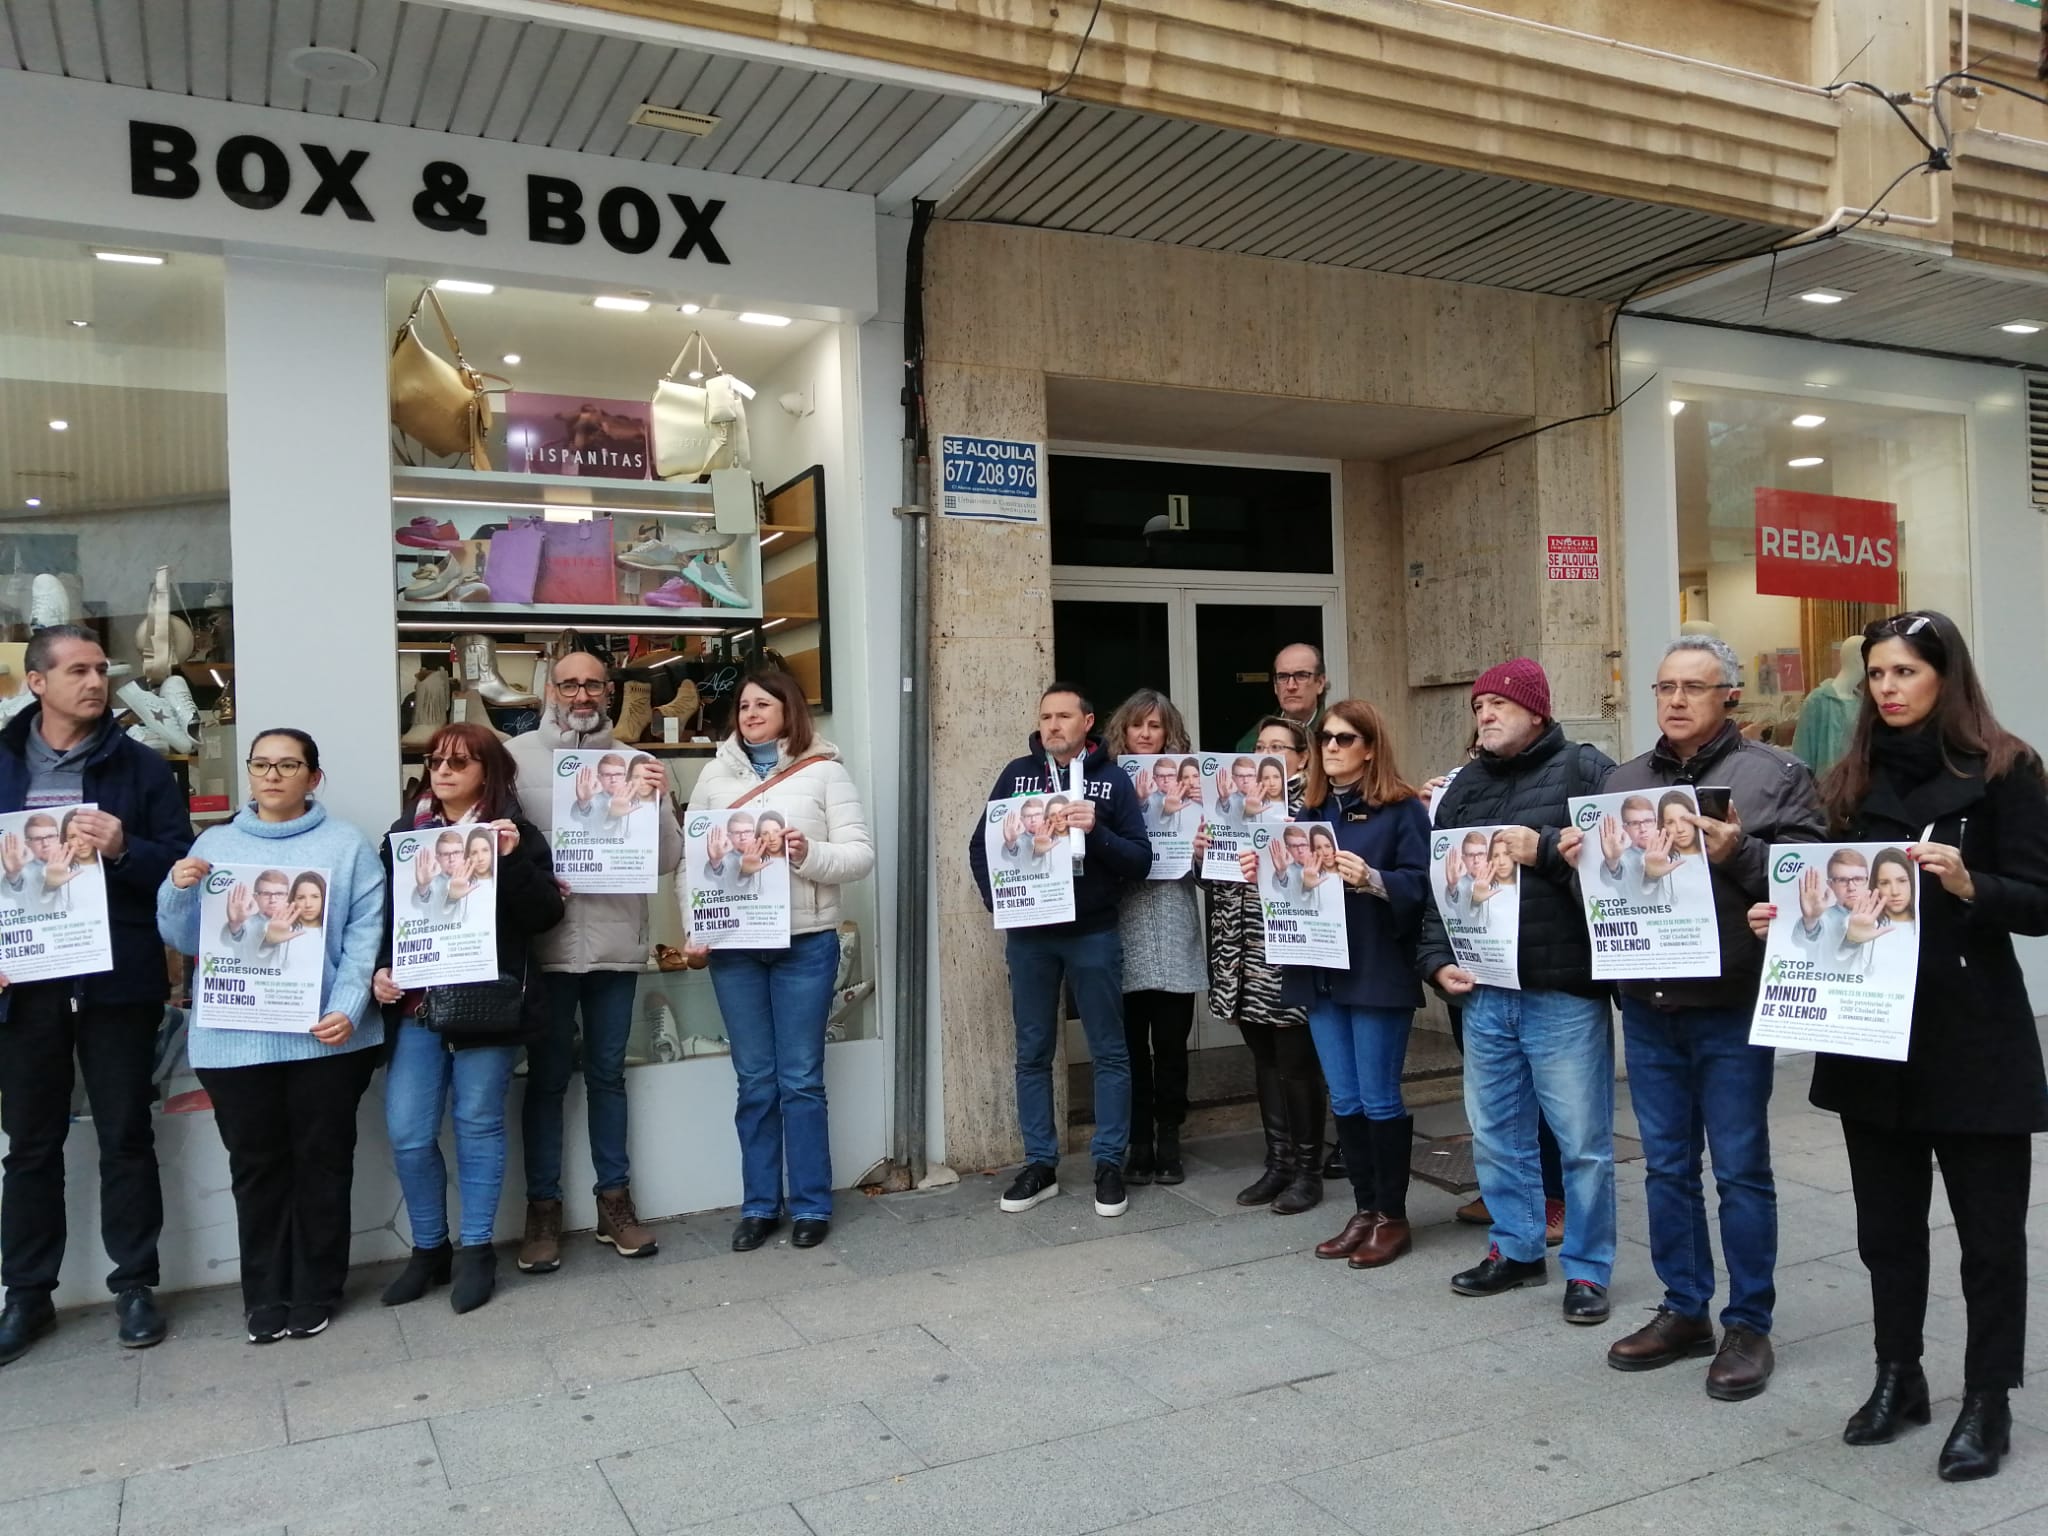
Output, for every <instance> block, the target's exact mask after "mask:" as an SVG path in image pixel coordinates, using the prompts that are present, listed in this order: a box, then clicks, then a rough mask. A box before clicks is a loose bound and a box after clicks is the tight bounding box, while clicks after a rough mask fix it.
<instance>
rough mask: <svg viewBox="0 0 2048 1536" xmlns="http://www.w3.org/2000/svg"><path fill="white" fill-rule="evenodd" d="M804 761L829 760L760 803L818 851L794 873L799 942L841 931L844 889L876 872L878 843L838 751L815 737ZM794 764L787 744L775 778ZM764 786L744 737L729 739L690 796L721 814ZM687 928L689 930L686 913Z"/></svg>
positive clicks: (793, 922)
mask: <svg viewBox="0 0 2048 1536" xmlns="http://www.w3.org/2000/svg"><path fill="white" fill-rule="evenodd" d="M803 755H804V756H805V757H819V758H823V759H824V761H823V762H818V763H813V764H811V765H810V766H809V767H807V768H803V769H800V770H798V771H797V772H795V773H793V774H791V775H790V776H789V777H788V778H786V779H784V780H782V781H781V782H780V783H778V784H777V785H776V786H775V787H774V788H773V789H771V790H769V791H768V792H767V793H766V794H764V795H762V796H761V798H760V803H761V804H762V805H763V806H770V805H772V806H774V807H775V809H777V810H778V811H781V812H782V813H783V815H785V816H786V817H788V818H789V824H790V826H791V827H793V828H794V829H795V830H797V831H799V832H801V833H803V835H804V837H805V839H806V840H807V841H808V842H809V843H810V845H811V846H810V850H809V851H808V852H807V853H806V854H805V855H804V861H803V863H802V864H801V865H794V866H792V867H791V869H790V871H789V931H790V934H791V935H792V936H795V935H797V934H802V933H822V932H825V931H826V930H828V929H832V928H837V927H838V926H839V887H840V886H842V885H846V884H848V883H849V882H851V881H854V880H859V879H862V878H864V877H865V876H866V875H867V873H868V871H869V870H871V869H873V868H874V867H875V845H874V842H873V840H872V839H871V838H870V837H869V836H868V823H867V816H866V814H865V813H864V812H863V811H862V810H861V806H860V791H859V790H857V789H855V788H854V784H853V776H852V775H851V774H849V773H848V772H847V771H846V765H845V764H844V763H842V762H841V761H840V760H839V749H838V748H837V747H835V746H833V745H832V743H831V742H829V741H827V740H825V739H824V737H822V736H816V737H813V738H812V739H811V744H810V747H809V748H808V749H807V750H806V751H805V752H804V754H803ZM792 761H794V759H792V758H791V757H790V755H789V743H788V741H787V740H786V739H785V740H783V741H780V742H777V743H776V749H775V766H774V767H773V768H771V769H769V770H768V776H769V777H770V778H773V777H774V776H775V775H776V774H778V773H780V772H782V770H783V769H785V768H787V767H788V766H789V765H790V763H791V762H792ZM761 782H762V781H761V778H760V776H759V775H757V774H756V773H755V772H754V765H753V763H752V762H750V761H749V760H748V758H747V749H746V748H745V747H743V746H741V745H740V739H739V737H738V735H737V734H735V735H731V736H728V737H726V738H725V740H723V741H721V742H720V743H719V744H718V751H717V752H716V753H715V754H713V756H712V759H711V761H710V762H708V763H706V764H705V765H704V771H703V772H702V773H701V774H699V775H698V776H697V787H696V788H695V789H693V790H692V791H690V811H691V812H692V813H694V812H697V811H722V810H724V809H725V808H726V807H727V806H729V805H731V804H732V803H733V802H734V801H735V800H738V799H739V798H740V796H742V795H744V794H746V793H747V792H748V791H749V790H751V789H753V788H754V787H755V786H757V785H758V784H760V783H761ZM676 899H677V900H678V901H679V902H680V901H686V900H687V899H688V893H687V890H686V887H685V886H684V884H683V882H681V881H678V882H677V883H676ZM683 926H684V927H685V928H687V927H688V926H689V914H688V912H687V911H685V912H684V914H683Z"/></svg>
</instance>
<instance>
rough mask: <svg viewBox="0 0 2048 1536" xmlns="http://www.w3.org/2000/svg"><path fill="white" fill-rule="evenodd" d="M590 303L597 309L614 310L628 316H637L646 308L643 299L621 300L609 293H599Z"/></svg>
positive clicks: (645, 302) (646, 305)
mask: <svg viewBox="0 0 2048 1536" xmlns="http://www.w3.org/2000/svg"><path fill="white" fill-rule="evenodd" d="M590 302H591V304H592V305H594V306H595V307H596V308H598V309H616V310H618V311H619V312H620V313H621V314H628V315H637V314H639V313H640V312H641V311H642V310H644V309H646V308H647V307H648V301H647V300H645V299H622V298H619V297H617V296H615V295H613V294H609V293H600V294H599V295H598V296H597V297H596V298H594V299H592V300H591V301H590Z"/></svg>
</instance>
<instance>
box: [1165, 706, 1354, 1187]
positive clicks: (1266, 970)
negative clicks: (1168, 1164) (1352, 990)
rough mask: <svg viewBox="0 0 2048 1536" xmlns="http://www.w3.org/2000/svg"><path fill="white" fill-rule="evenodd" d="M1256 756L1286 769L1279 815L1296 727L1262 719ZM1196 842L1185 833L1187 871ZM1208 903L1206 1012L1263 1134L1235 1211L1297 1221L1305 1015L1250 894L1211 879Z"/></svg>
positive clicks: (1296, 779) (1311, 1140)
mask: <svg viewBox="0 0 2048 1536" xmlns="http://www.w3.org/2000/svg"><path fill="white" fill-rule="evenodd" d="M1252 744H1253V746H1254V747H1255V749H1256V750H1257V751H1258V754H1259V755H1260V756H1261V757H1269V756H1270V757H1276V758H1278V759H1279V760H1280V761H1281V763H1283V764H1284V765H1285V766H1286V769H1287V814H1288V815H1289V816H1293V815H1295V814H1296V813H1297V812H1298V811H1299V810H1300V809H1301V786H1302V779H1301V775H1302V768H1303V765H1304V764H1306V762H1307V761H1308V745H1309V744H1308V731H1307V730H1306V728H1304V727H1303V726H1302V724H1301V723H1300V722H1299V721H1296V720H1289V719H1287V718H1286V717H1285V716H1283V715H1268V716H1266V718H1265V719H1263V720H1261V721H1260V722H1259V723H1258V726H1257V727H1256V728H1255V729H1254V731H1253V733H1252ZM1206 841H1207V840H1206V838H1205V837H1204V836H1203V835H1202V834H1201V833H1200V832H1197V833H1196V834H1195V868H1197V869H1200V868H1201V867H1202V853H1203V845H1204V843H1205V842H1206ZM1205 891H1206V894H1207V896H1208V901H1209V1011H1210V1012H1211V1013H1213V1014H1215V1015H1216V1016H1217V1017H1218V1018H1221V1019H1228V1020H1230V1021H1231V1022H1232V1023H1233V1024H1235V1025H1236V1026H1237V1027H1238V1031H1239V1033H1241V1034H1242V1035H1243V1036H1244V1043H1245V1047H1246V1049H1248V1050H1249V1051H1250V1052H1251V1053H1252V1068H1253V1079H1252V1080H1253V1083H1254V1084H1255V1085H1256V1087H1257V1089H1258V1095H1259V1123H1260V1126H1261V1128H1262V1129H1263V1130H1264V1131H1265V1135H1266V1168H1265V1171H1264V1172H1263V1173H1261V1174H1260V1175H1259V1176H1258V1178H1256V1179H1254V1180H1253V1181H1252V1182H1251V1183H1250V1184H1248V1185H1246V1186H1245V1187H1244V1188H1243V1189H1241V1190H1239V1191H1238V1192H1237V1203H1238V1204H1239V1205H1263V1206H1268V1207H1270V1208H1271V1209H1272V1211H1273V1213H1274V1214H1275V1215H1277V1216H1298V1215H1300V1214H1301V1213H1302V1212H1303V1211H1312V1210H1314V1209H1315V1208H1316V1207H1317V1206H1318V1205H1320V1204H1322V1201H1323V1118H1324V1115H1325V1113H1326V1110H1327V1104H1326V1101H1325V1099H1324V1095H1323V1069H1322V1066H1321V1064H1320V1063H1318V1062H1317V1060H1316V1047H1315V1041H1313V1040H1312V1039H1310V1038H1309V1032H1308V1010H1307V1009H1305V1008H1290V1007H1288V1006H1287V1005H1286V1004H1285V1003H1284V1002H1282V1001H1281V997H1280V986H1281V976H1280V967H1279V966H1277V965H1273V964H1271V963H1270V962H1269V961H1268V960H1267V959H1266V930H1265V927H1264V924H1263V923H1262V922H1261V920H1260V916H1259V888H1258V887H1257V886H1256V885H1254V884H1251V883H1249V882H1247V883H1245V884H1242V885H1237V884H1230V883H1226V882H1224V881H1220V880H1219V881H1212V882H1210V883H1208V885H1207V886H1206V887H1205Z"/></svg>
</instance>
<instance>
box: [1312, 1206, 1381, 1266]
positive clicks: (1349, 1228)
mask: <svg viewBox="0 0 2048 1536" xmlns="http://www.w3.org/2000/svg"><path fill="white" fill-rule="evenodd" d="M1379 1224H1380V1213H1379V1212H1378V1211H1360V1212H1359V1213H1358V1214H1357V1215H1356V1216H1353V1217H1352V1218H1351V1219H1350V1220H1349V1221H1347V1222H1345V1223H1344V1230H1343V1231H1342V1232H1339V1233H1338V1234H1337V1235H1336V1236H1335V1237H1333V1238H1331V1239H1330V1240H1329V1241H1328V1242H1325V1243H1317V1244H1316V1257H1317V1258H1319V1259H1348V1258H1350V1257H1351V1255H1352V1254H1354V1253H1356V1252H1357V1251H1358V1245H1359V1244H1360V1243H1362V1242H1364V1241H1365V1240H1366V1239H1367V1238H1368V1237H1371V1236H1372V1229H1373V1228H1374V1227H1376V1226H1378V1225H1379Z"/></svg>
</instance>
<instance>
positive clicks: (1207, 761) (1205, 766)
mask: <svg viewBox="0 0 2048 1536" xmlns="http://www.w3.org/2000/svg"><path fill="white" fill-rule="evenodd" d="M1219 765H1220V759H1217V758H1213V757H1205V758H1203V759H1202V777H1203V778H1205V779H1213V778H1215V777H1216V769H1217V767H1218V766H1219Z"/></svg>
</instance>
